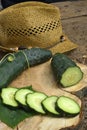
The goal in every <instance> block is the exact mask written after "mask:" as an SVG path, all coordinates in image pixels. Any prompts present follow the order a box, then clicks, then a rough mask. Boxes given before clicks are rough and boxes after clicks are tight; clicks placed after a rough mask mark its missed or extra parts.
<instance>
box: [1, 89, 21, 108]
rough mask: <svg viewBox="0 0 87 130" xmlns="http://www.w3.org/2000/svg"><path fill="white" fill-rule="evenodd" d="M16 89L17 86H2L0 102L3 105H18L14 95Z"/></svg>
mask: <svg viewBox="0 0 87 130" xmlns="http://www.w3.org/2000/svg"><path fill="white" fill-rule="evenodd" d="M17 90H18V89H17V88H12V87H9V88H3V89H2V91H1V98H2V102H3V103H4V104H5V105H8V106H11V107H18V103H17V102H16V100H15V98H14V95H15V93H16V91H17Z"/></svg>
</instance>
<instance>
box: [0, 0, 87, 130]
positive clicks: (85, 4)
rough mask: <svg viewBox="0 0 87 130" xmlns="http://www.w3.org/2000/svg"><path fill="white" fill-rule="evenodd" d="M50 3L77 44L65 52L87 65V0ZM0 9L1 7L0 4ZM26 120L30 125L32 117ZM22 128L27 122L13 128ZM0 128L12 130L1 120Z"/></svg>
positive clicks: (39, 119) (67, 32) (19, 129)
mask: <svg viewBox="0 0 87 130" xmlns="http://www.w3.org/2000/svg"><path fill="white" fill-rule="evenodd" d="M52 4H54V5H55V6H57V7H59V8H60V13H61V20H62V26H63V31H64V32H65V34H67V35H68V37H69V38H70V39H71V41H73V42H75V43H77V44H78V45H79V47H78V48H77V49H75V50H73V51H71V52H69V53H67V54H68V55H69V56H70V57H71V58H72V59H74V60H76V61H77V62H80V63H83V64H85V65H87V1H86V0H82V1H81V0H76V1H75V0H74V1H73V0H72V1H66V2H57V3H52ZM0 9H2V6H1V5H0ZM2 55H3V53H2V52H0V57H2ZM34 118H35V119H34V120H36V117H34ZM28 120H30V125H31V122H32V119H27V120H25V121H24V122H25V123H26V122H28ZM37 121H38V122H36V124H38V123H39V122H40V121H41V118H40V117H38V120H37ZM47 122H48V120H47ZM43 124H44V122H43ZM31 127H32V126H31ZM35 127H36V126H35V125H34V127H33V128H32V130H41V129H39V128H38V129H35ZM47 127H48V129H46V130H59V128H56V129H53V127H52V129H50V128H49V126H47ZM27 128H28V129H27ZM22 129H23V130H29V124H27V123H26V128H24V126H23V125H22V124H21V123H20V124H19V125H18V126H17V127H16V128H15V129H14V130H22ZM0 130H12V129H11V128H9V127H7V125H5V124H4V123H2V122H1V123H0ZM43 130H44V128H43ZM78 130H80V129H78Z"/></svg>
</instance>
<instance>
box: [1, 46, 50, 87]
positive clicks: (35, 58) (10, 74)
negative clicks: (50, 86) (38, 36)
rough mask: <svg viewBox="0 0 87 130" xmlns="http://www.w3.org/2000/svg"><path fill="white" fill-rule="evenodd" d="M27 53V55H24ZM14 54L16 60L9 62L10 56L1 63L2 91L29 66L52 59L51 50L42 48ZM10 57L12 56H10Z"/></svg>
mask: <svg viewBox="0 0 87 130" xmlns="http://www.w3.org/2000/svg"><path fill="white" fill-rule="evenodd" d="M23 52H24V53H25V55H26V57H27V60H28V61H27V60H26V57H25V55H24V54H23ZM23 52H21V51H19V52H16V53H13V55H14V57H15V59H14V60H13V61H8V56H7V57H5V59H3V60H2V61H1V63H0V89H1V88H3V87H7V86H8V85H9V84H10V83H11V82H12V81H13V80H14V79H15V78H16V77H17V76H18V75H20V74H21V73H22V72H23V71H24V70H25V69H27V68H28V62H29V66H30V67H32V66H35V65H38V64H41V63H43V62H46V61H48V60H49V59H50V58H51V57H52V53H51V51H49V50H46V49H41V48H31V49H26V50H23ZM9 55H10V54H9Z"/></svg>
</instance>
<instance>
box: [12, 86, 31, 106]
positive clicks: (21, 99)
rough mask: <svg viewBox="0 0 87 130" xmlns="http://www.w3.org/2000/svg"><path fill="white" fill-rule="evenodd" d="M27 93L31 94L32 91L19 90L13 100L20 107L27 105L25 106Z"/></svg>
mask: <svg viewBox="0 0 87 130" xmlns="http://www.w3.org/2000/svg"><path fill="white" fill-rule="evenodd" d="M28 93H33V91H32V90H29V89H26V88H21V89H19V90H17V91H16V93H15V99H16V101H18V102H19V103H20V104H22V105H27V104H26V95H27V94H28Z"/></svg>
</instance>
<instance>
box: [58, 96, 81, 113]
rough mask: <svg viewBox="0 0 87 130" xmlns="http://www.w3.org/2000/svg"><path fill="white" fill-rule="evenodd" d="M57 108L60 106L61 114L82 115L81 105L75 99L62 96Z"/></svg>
mask: <svg viewBox="0 0 87 130" xmlns="http://www.w3.org/2000/svg"><path fill="white" fill-rule="evenodd" d="M57 106H58V109H60V110H61V112H64V113H67V114H71V115H77V114H79V113H80V106H79V104H78V103H77V102H76V101H75V100H74V99H72V98H69V97H66V96H60V97H59V98H58V100H57Z"/></svg>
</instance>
